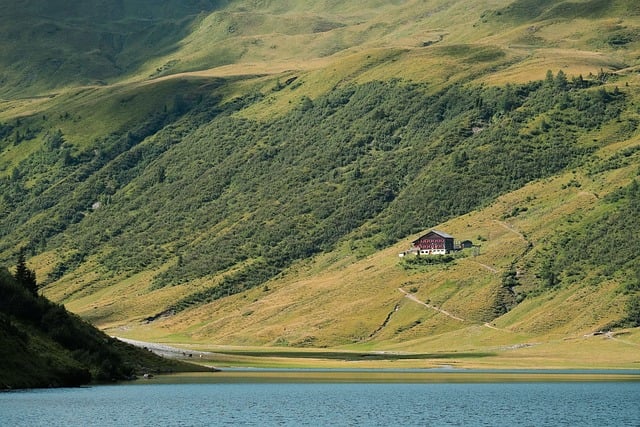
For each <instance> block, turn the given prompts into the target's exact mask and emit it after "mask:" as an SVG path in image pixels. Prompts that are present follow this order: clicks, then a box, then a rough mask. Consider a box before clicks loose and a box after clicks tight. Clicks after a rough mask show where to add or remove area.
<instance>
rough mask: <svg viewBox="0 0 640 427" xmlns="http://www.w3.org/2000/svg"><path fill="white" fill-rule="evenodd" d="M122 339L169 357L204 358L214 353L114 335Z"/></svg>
mask: <svg viewBox="0 0 640 427" xmlns="http://www.w3.org/2000/svg"><path fill="white" fill-rule="evenodd" d="M114 338H116V339H118V340H120V341H123V342H126V343H127V344H131V345H134V346H136V347H140V348H144V349H147V350H149V351H151V352H153V353H155V354H157V355H159V356H162V357H166V358H167V359H190V358H194V357H197V358H203V357H209V356H211V355H212V354H213V353H209V352H208V351H192V350H188V349H182V348H178V347H171V346H169V345H165V344H157V343H152V342H144V341H136V340H130V339H127V338H120V337H114Z"/></svg>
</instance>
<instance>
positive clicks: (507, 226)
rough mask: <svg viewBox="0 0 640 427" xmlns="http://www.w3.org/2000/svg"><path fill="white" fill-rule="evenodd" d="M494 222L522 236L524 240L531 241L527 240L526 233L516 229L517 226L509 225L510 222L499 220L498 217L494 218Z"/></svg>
mask: <svg viewBox="0 0 640 427" xmlns="http://www.w3.org/2000/svg"><path fill="white" fill-rule="evenodd" d="M493 222H495V223H496V224H498V225H499V226H500V227H502V228H504V229H505V230H507V231H510V232H512V233H513V234H515V235H516V236H518V237H520V238H521V239H522V240H524V241H525V242H527V243H529V241H528V240H527V238H526V237H524V234H522V233H521V232H519V231H518V230H516V229H515V228H513V227H512V226H511V225H509V224H508V223H506V222H504V221H498V220H497V219H494V220H493Z"/></svg>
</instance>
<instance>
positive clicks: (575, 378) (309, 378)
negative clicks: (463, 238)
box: [136, 368, 640, 384]
mask: <svg viewBox="0 0 640 427" xmlns="http://www.w3.org/2000/svg"><path fill="white" fill-rule="evenodd" d="M149 382H152V383H159V384H199V383H204V384H216V383H382V384H384V383H406V384H410V383H427V384H428V383H434V384H435V383H530V382H640V370H629V371H627V370H597V371H596V370H594V371H589V370H529V369H528V370H466V369H465V370H461V369H423V370H420V369H407V370H392V369H389V370H384V369H382V370H358V369H355V370H354V369H253V368H246V369H245V368H232V369H222V370H221V371H219V372H213V373H202V372H194V373H176V374H164V375H159V376H156V377H153V378H150V379H146V380H139V381H137V382H136V383H137V384H145V383H149Z"/></svg>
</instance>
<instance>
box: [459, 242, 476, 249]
mask: <svg viewBox="0 0 640 427" xmlns="http://www.w3.org/2000/svg"><path fill="white" fill-rule="evenodd" d="M472 247H473V242H472V241H471V240H463V241H462V242H460V249H469V248H472Z"/></svg>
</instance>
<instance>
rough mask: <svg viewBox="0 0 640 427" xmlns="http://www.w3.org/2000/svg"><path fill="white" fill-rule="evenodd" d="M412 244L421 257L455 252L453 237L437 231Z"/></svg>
mask: <svg viewBox="0 0 640 427" xmlns="http://www.w3.org/2000/svg"><path fill="white" fill-rule="evenodd" d="M412 244H413V248H415V249H414V250H415V252H416V253H419V254H420V255H445V254H448V253H451V252H453V251H454V250H455V247H454V240H453V236H451V235H449V234H447V233H443V232H442V231H437V230H432V231H430V232H428V233H427V234H425V235H424V236H421V237H419V238H418V239H417V240H415V241H414V242H412Z"/></svg>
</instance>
